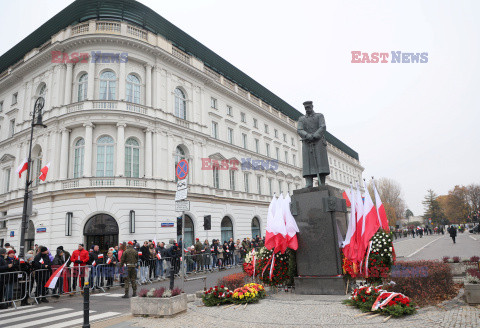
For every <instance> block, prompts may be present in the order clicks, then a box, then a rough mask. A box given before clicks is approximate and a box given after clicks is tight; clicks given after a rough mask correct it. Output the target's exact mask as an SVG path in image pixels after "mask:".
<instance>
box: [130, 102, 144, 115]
mask: <svg viewBox="0 0 480 328" xmlns="http://www.w3.org/2000/svg"><path fill="white" fill-rule="evenodd" d="M127 110H128V111H129V112H134V113H140V114H145V115H146V114H147V107H145V106H142V105H139V104H132V103H127Z"/></svg>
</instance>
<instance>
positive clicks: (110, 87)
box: [100, 71, 117, 100]
mask: <svg viewBox="0 0 480 328" xmlns="http://www.w3.org/2000/svg"><path fill="white" fill-rule="evenodd" d="M116 87H117V77H116V75H115V73H114V72H112V71H105V72H103V73H102V74H100V100H114V99H115V89H116Z"/></svg>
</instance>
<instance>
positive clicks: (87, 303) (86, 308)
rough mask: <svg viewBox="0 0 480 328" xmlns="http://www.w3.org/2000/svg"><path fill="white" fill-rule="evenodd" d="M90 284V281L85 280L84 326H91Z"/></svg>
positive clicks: (84, 327) (86, 327)
mask: <svg viewBox="0 0 480 328" xmlns="http://www.w3.org/2000/svg"><path fill="white" fill-rule="evenodd" d="M89 293H90V286H89V283H88V281H85V285H84V286H83V326H82V328H90V317H89V312H90V297H89V296H90V295H89Z"/></svg>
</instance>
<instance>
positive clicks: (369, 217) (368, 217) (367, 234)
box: [363, 181, 380, 249]
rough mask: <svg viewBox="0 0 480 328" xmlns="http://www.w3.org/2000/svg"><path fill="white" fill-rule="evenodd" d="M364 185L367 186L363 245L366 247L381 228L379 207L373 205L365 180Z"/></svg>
mask: <svg viewBox="0 0 480 328" xmlns="http://www.w3.org/2000/svg"><path fill="white" fill-rule="evenodd" d="M363 186H364V187H365V204H364V208H363V213H364V217H363V227H364V229H363V232H364V233H363V245H364V247H365V249H366V248H367V245H368V243H369V242H370V239H371V238H372V237H373V235H374V234H375V233H376V232H377V230H378V228H380V223H379V220H378V214H377V209H376V208H375V206H374V205H373V201H372V198H371V197H370V193H369V192H368V189H367V185H366V184H365V181H364V182H363Z"/></svg>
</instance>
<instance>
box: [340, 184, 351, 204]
mask: <svg viewBox="0 0 480 328" xmlns="http://www.w3.org/2000/svg"><path fill="white" fill-rule="evenodd" d="M351 189H352V187H351V186H350V192H351V191H352V190H351ZM350 194H351V193H350ZM342 197H343V199H345V201H346V202H347V207H350V206H352V204H351V202H350V199H349V198H348V195H347V192H346V191H343V194H342Z"/></svg>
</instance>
